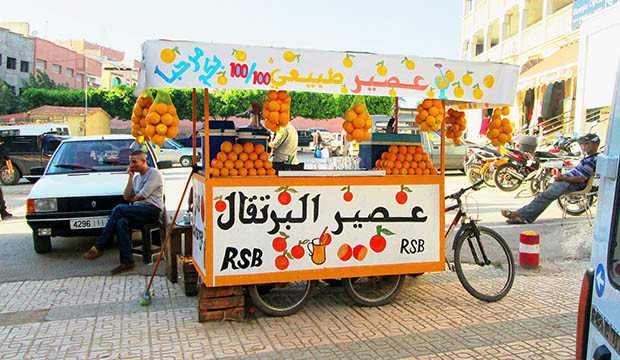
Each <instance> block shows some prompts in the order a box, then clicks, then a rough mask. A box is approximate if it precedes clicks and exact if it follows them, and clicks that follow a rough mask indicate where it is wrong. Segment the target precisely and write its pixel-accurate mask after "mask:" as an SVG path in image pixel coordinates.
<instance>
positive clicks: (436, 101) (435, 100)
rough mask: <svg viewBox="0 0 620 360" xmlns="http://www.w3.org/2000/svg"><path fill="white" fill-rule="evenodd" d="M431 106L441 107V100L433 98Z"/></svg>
mask: <svg viewBox="0 0 620 360" xmlns="http://www.w3.org/2000/svg"><path fill="white" fill-rule="evenodd" d="M432 101H433V106H435V107H438V108H441V107H442V102H441V100H437V99H433V100H432Z"/></svg>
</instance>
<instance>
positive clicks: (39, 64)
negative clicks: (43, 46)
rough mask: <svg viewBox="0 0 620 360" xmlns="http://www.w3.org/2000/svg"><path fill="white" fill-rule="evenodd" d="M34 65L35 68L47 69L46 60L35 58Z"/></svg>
mask: <svg viewBox="0 0 620 360" xmlns="http://www.w3.org/2000/svg"><path fill="white" fill-rule="evenodd" d="M34 66H35V68H36V69H37V70H41V71H45V69H47V61H45V60H41V59H37V60H36V61H35V63H34Z"/></svg>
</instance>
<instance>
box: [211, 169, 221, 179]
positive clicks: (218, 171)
mask: <svg viewBox="0 0 620 360" xmlns="http://www.w3.org/2000/svg"><path fill="white" fill-rule="evenodd" d="M211 175H212V176H213V177H218V176H220V169H215V168H211Z"/></svg>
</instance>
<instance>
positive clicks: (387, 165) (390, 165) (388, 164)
mask: <svg viewBox="0 0 620 360" xmlns="http://www.w3.org/2000/svg"><path fill="white" fill-rule="evenodd" d="M383 164H384V165H385V168H386V169H391V168H393V167H394V161H392V160H386V161H385V162H384V163H383Z"/></svg>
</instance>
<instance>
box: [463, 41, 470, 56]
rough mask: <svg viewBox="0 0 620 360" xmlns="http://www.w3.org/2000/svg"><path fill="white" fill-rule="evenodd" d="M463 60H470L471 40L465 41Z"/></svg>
mask: <svg viewBox="0 0 620 360" xmlns="http://www.w3.org/2000/svg"><path fill="white" fill-rule="evenodd" d="M463 58H464V59H469V40H465V42H464V43H463Z"/></svg>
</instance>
